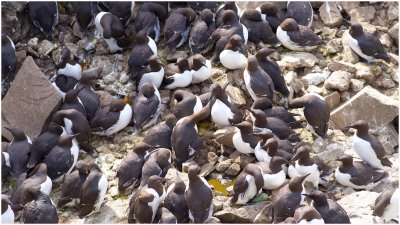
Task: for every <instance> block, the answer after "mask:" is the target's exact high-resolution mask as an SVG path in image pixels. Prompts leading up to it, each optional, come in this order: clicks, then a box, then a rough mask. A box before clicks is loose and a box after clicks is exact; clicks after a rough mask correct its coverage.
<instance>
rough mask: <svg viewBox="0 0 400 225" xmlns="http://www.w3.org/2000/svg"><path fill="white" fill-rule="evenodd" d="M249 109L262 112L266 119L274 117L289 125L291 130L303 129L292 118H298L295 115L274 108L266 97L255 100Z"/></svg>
mask: <svg viewBox="0 0 400 225" xmlns="http://www.w3.org/2000/svg"><path fill="white" fill-rule="evenodd" d="M251 108H252V109H260V110H262V111H264V113H265V115H266V116H267V117H275V118H278V119H281V120H282V121H283V122H285V123H287V125H289V127H290V128H292V129H297V128H303V126H302V125H301V124H300V122H298V121H297V120H296V119H295V118H294V116H298V115H297V114H294V113H291V112H289V111H288V110H287V109H285V108H284V107H282V106H274V105H273V104H272V101H271V99H269V98H267V97H262V98H258V99H257V100H255V101H254V102H253V105H252V106H251Z"/></svg>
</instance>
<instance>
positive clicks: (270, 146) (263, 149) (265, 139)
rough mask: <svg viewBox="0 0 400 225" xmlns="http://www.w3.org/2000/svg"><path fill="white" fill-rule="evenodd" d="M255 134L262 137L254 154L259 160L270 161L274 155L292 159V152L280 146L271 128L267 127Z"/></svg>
mask: <svg viewBox="0 0 400 225" xmlns="http://www.w3.org/2000/svg"><path fill="white" fill-rule="evenodd" d="M254 135H256V136H258V137H260V138H261V140H260V141H259V142H258V144H257V146H256V147H255V148H254V154H255V156H256V158H257V160H258V161H260V162H266V163H270V161H271V158H272V157H274V156H280V157H282V158H284V159H286V160H291V159H292V154H291V153H289V152H287V151H285V150H283V149H281V148H279V142H278V139H277V138H275V137H274V135H273V133H272V131H271V130H269V129H266V130H263V131H261V132H259V133H255V134H254Z"/></svg>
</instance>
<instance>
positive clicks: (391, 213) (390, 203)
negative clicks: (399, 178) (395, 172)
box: [372, 188, 400, 223]
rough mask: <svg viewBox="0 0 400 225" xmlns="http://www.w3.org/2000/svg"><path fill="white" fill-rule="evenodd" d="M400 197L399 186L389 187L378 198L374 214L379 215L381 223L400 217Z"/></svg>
mask: <svg viewBox="0 0 400 225" xmlns="http://www.w3.org/2000/svg"><path fill="white" fill-rule="evenodd" d="M399 198H400V189H399V188H396V189H395V188H389V189H387V190H386V191H384V192H383V193H381V194H380V195H379V196H378V197H377V198H376V200H375V205H374V211H373V212H372V215H374V216H376V217H378V222H379V223H384V222H389V221H390V220H396V219H398V218H399Z"/></svg>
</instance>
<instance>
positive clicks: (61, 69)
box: [56, 48, 82, 80]
mask: <svg viewBox="0 0 400 225" xmlns="http://www.w3.org/2000/svg"><path fill="white" fill-rule="evenodd" d="M56 69H57V75H60V74H62V75H65V76H70V77H73V78H75V79H77V80H80V79H81V75H82V66H81V65H80V64H79V63H78V61H77V60H75V59H71V51H70V50H69V49H68V48H63V49H62V50H61V53H60V63H59V64H58V65H57V66H56Z"/></svg>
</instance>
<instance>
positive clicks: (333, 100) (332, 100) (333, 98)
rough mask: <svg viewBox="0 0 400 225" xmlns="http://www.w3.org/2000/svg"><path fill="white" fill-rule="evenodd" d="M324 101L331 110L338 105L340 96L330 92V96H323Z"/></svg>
mask: <svg viewBox="0 0 400 225" xmlns="http://www.w3.org/2000/svg"><path fill="white" fill-rule="evenodd" d="M325 101H326V103H328V105H329V108H330V109H331V110H332V109H334V108H336V107H337V106H338V105H339V103H340V94H339V93H338V92H337V91H335V92H332V93H331V94H329V95H327V96H325Z"/></svg>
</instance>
